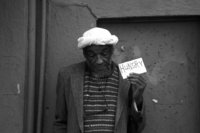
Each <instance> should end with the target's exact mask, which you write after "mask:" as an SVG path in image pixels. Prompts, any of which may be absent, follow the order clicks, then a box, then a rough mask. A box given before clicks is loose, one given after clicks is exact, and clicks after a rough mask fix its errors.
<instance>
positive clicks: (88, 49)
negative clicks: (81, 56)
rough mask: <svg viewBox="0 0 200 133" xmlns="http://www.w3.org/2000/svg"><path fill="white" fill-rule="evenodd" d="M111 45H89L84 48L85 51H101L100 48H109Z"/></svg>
mask: <svg viewBox="0 0 200 133" xmlns="http://www.w3.org/2000/svg"><path fill="white" fill-rule="evenodd" d="M112 47H113V46H112V45H90V46H87V47H86V48H85V49H86V51H102V50H106V49H110V48H112Z"/></svg>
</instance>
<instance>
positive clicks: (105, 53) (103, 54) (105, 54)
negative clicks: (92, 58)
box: [101, 51, 109, 57]
mask: <svg viewBox="0 0 200 133" xmlns="http://www.w3.org/2000/svg"><path fill="white" fill-rule="evenodd" d="M101 55H102V56H104V57H105V56H108V55H109V52H108V51H104V52H103V53H102V54H101Z"/></svg>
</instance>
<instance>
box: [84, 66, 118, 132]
mask: <svg viewBox="0 0 200 133" xmlns="http://www.w3.org/2000/svg"><path fill="white" fill-rule="evenodd" d="M118 78H119V70H118V68H117V67H115V68H114V71H113V73H112V75H111V76H109V77H106V78H94V77H90V74H89V72H88V71H86V72H85V77H84V133H113V132H114V125H115V114H116V106H117V96H118V86H119V79H118Z"/></svg>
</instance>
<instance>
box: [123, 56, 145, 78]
mask: <svg viewBox="0 0 200 133" xmlns="http://www.w3.org/2000/svg"><path fill="white" fill-rule="evenodd" d="M119 69H120V72H121V74H122V77H123V78H124V79H125V78H127V76H128V75H129V74H130V73H137V74H142V73H145V72H147V70H146V67H145V65H144V62H143V60H142V58H138V59H135V60H132V61H128V62H125V63H121V64H119Z"/></svg>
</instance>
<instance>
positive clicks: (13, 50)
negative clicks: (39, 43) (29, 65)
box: [0, 0, 28, 133]
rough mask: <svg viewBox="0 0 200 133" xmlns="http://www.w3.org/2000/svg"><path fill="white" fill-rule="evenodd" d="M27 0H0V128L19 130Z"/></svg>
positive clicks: (17, 132) (6, 132)
mask: <svg viewBox="0 0 200 133" xmlns="http://www.w3.org/2000/svg"><path fill="white" fill-rule="evenodd" d="M27 11H28V6H27V1H26V0H1V1H0V132H1V133H22V132H23V112H24V85H25V71H26V55H27V24H28V23H27V20H28V17H27Z"/></svg>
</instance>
